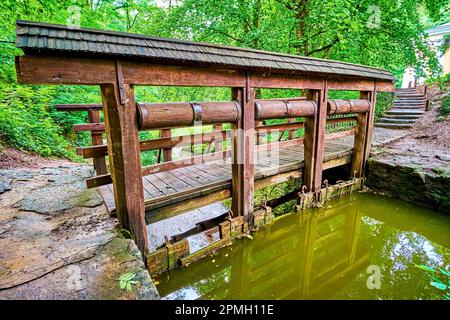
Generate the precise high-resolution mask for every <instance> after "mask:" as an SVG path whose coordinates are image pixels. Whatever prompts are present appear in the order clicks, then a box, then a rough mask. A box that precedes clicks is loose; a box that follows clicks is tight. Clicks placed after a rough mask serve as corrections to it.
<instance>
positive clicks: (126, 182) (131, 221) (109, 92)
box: [94, 69, 148, 256]
mask: <svg viewBox="0 0 450 320" xmlns="http://www.w3.org/2000/svg"><path fill="white" fill-rule="evenodd" d="M94 70H95V69H94ZM117 82H119V83H120V82H121V79H120V77H118V78H117ZM121 85H122V86H123V89H124V90H123V93H124V96H123V98H125V103H124V104H122V103H121V99H120V95H119V85H118V84H111V85H102V86H101V92H102V100H103V111H104V114H105V126H106V129H107V130H106V133H107V134H106V136H107V140H108V148H109V152H108V153H109V162H110V169H111V176H112V181H113V187H114V195H115V197H114V200H115V206H116V212H117V217H118V218H119V221H120V222H121V224H122V226H123V227H124V228H126V229H128V230H130V232H131V234H132V235H133V238H134V240H135V242H136V244H137V246H138V248H139V250H140V251H141V252H142V253H143V254H144V256H145V254H146V253H147V252H148V235H147V226H146V224H145V208H144V191H143V185H142V173H141V163H140V159H141V157H140V150H139V137H138V124H137V114H136V113H137V110H136V106H135V100H134V90H133V86H132V85H128V84H127V85H125V84H123V83H122V84H121Z"/></svg>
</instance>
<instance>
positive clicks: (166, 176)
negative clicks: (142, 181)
mask: <svg viewBox="0 0 450 320" xmlns="http://www.w3.org/2000/svg"><path fill="white" fill-rule="evenodd" d="M154 175H155V176H156V177H158V178H159V179H160V180H162V181H164V182H165V183H166V184H168V185H169V186H171V187H172V188H173V189H174V190H175V191H176V192H179V191H183V190H186V189H190V188H193V187H192V186H191V185H189V184H188V183H186V182H184V181H182V180H180V179H178V178H177V177H176V176H174V175H172V174H170V171H166V172H158V173H155V174H154Z"/></svg>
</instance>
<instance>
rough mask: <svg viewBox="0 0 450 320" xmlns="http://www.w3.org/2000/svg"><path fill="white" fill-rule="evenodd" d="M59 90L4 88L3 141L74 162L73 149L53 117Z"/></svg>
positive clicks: (0, 101) (0, 87)
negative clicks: (56, 92)
mask: <svg viewBox="0 0 450 320" xmlns="http://www.w3.org/2000/svg"><path fill="white" fill-rule="evenodd" d="M54 94H55V87H39V86H20V85H17V84H4V83H2V84H0V140H1V141H3V142H4V143H6V144H8V145H11V146H13V147H16V148H18V149H22V150H27V151H31V152H35V153H38V154H40V155H43V156H63V157H67V158H73V157H74V156H75V154H74V152H73V149H72V148H71V146H70V144H69V143H68V141H67V140H66V139H64V137H62V136H61V135H60V133H61V129H60V127H59V126H58V125H56V124H55V122H54V121H53V119H52V118H51V117H50V116H49V113H48V105H49V104H50V103H51V101H52V99H53V96H54Z"/></svg>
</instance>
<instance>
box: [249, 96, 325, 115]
mask: <svg viewBox="0 0 450 320" xmlns="http://www.w3.org/2000/svg"><path fill="white" fill-rule="evenodd" d="M316 108H317V106H316V103H315V102H314V101H308V100H291V101H289V100H268V101H256V102H255V120H265V119H280V118H298V117H311V116H314V114H315V113H316Z"/></svg>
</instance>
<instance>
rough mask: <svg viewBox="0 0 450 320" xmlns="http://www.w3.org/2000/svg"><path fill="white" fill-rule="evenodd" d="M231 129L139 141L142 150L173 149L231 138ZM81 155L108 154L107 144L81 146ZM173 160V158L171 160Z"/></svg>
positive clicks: (90, 156)
mask: <svg viewBox="0 0 450 320" xmlns="http://www.w3.org/2000/svg"><path fill="white" fill-rule="evenodd" d="M230 132H231V131H230V130H223V131H212V132H204V133H196V134H191V135H185V136H175V137H165V138H157V139H150V140H142V141H139V147H140V150H141V151H150V150H160V149H171V148H174V147H181V146H187V145H195V144H204V143H211V142H214V141H224V140H226V139H228V138H229V136H228V135H229V134H230ZM78 150H80V152H81V155H82V156H83V158H85V159H89V158H95V157H101V156H103V155H107V154H108V149H107V146H106V145H99V146H91V147H83V148H79V149H78ZM169 161H171V160H169Z"/></svg>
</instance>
